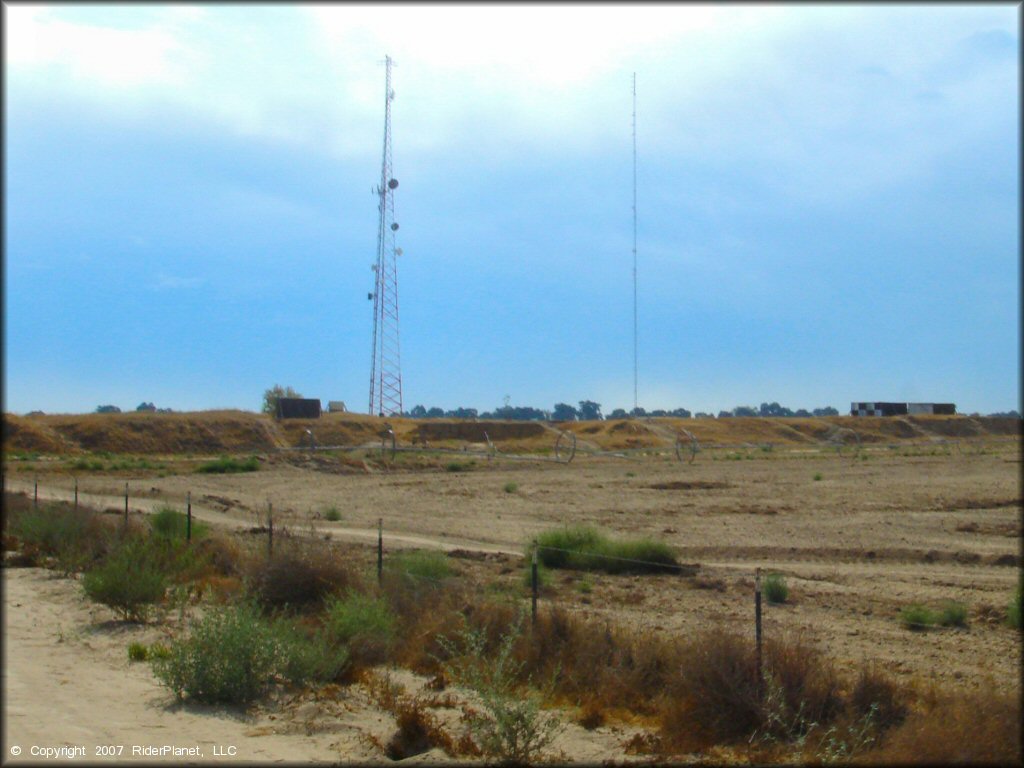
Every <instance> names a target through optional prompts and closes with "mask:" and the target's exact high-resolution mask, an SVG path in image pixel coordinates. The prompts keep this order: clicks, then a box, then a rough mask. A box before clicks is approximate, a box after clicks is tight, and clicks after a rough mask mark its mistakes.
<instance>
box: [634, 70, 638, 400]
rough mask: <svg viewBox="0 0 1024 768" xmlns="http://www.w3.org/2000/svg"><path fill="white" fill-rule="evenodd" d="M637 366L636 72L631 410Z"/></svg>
mask: <svg viewBox="0 0 1024 768" xmlns="http://www.w3.org/2000/svg"><path fill="white" fill-rule="evenodd" d="M638 370H639V366H638V364H637V300H636V72H634V73H633V410H636V409H637V407H638V404H639V398H638V396H637V393H638V390H639V375H638Z"/></svg>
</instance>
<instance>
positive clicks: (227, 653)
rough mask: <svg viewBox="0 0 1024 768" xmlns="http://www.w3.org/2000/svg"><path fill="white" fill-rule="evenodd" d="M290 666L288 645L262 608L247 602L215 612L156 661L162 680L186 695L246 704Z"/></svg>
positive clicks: (177, 693) (178, 692) (213, 610)
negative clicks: (282, 640) (281, 639)
mask: <svg viewBox="0 0 1024 768" xmlns="http://www.w3.org/2000/svg"><path fill="white" fill-rule="evenodd" d="M284 667H285V658H284V648H283V647H282V644H281V642H280V641H279V640H278V639H277V638H276V637H275V635H274V632H273V630H272V629H271V628H270V627H269V626H268V625H267V624H266V623H264V622H263V620H262V619H261V618H260V613H259V610H258V609H257V608H256V607H255V606H254V605H251V604H248V603H243V604H240V605H236V606H230V607H226V608H211V610H210V611H209V612H208V613H207V614H206V615H205V616H204V617H203V618H202V619H201V620H200V621H198V622H197V623H196V624H195V625H194V626H193V627H192V632H191V634H190V635H189V636H188V637H187V638H185V639H183V640H175V641H174V642H172V644H171V647H170V656H169V657H168V658H158V659H155V660H154V661H153V671H154V673H155V674H156V676H157V678H158V679H159V680H160V681H161V682H162V683H163V684H164V685H166V686H167V687H168V688H170V689H171V690H172V691H174V694H175V696H177V697H178V698H179V699H183V698H184V697H185V696H188V697H190V698H192V699H194V700H196V701H202V702H207V703H211V704H217V703H225V704H245V703H248V702H250V701H253V700H254V699H257V698H258V697H259V696H261V695H262V694H263V693H264V692H265V691H266V690H267V687H268V686H269V685H270V683H271V681H272V679H273V677H274V676H275V674H276V673H278V672H279V671H280V670H282V669H283V668H284Z"/></svg>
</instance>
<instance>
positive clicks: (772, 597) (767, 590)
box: [762, 573, 789, 604]
mask: <svg viewBox="0 0 1024 768" xmlns="http://www.w3.org/2000/svg"><path fill="white" fill-rule="evenodd" d="M762 589H763V591H764V596H765V599H766V600H767V601H768V602H769V603H773V604H779V603H784V602H786V600H787V599H788V598H789V586H788V585H787V584H786V579H785V577H783V575H782V574H781V573H769V574H768V575H767V576H766V577H765V579H764V585H763V586H762Z"/></svg>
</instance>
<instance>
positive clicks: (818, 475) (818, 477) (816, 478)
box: [814, 472, 822, 481]
mask: <svg viewBox="0 0 1024 768" xmlns="http://www.w3.org/2000/svg"><path fill="white" fill-rule="evenodd" d="M821 477H822V475H821V472H815V473H814V480H815V481H818V480H821Z"/></svg>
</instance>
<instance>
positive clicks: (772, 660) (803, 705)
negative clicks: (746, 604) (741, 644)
mask: <svg viewBox="0 0 1024 768" xmlns="http://www.w3.org/2000/svg"><path fill="white" fill-rule="evenodd" d="M764 650H765V672H766V674H767V675H769V676H771V679H772V680H773V682H774V683H775V684H776V685H777V686H778V687H779V689H780V691H781V694H782V703H783V704H784V706H785V710H786V711H787V712H788V713H791V715H792V717H791V719H790V721H789V722H788V723H784V724H781V725H782V727H783V729H784V730H785V733H782V734H779V735H782V736H793V735H799V734H802V733H804V732H805V731H806V730H807V727H808V726H810V725H811V724H825V723H830V722H832V721H833V720H834V719H835V718H836V716H837V715H839V713H840V712H841V711H842V709H843V701H842V699H841V698H840V695H839V678H838V677H837V675H836V671H835V668H834V667H833V666H832V664H831V662H830V661H829V660H828V659H826V658H825V657H824V656H823V655H822V654H821V652H820V651H818V650H817V649H816V648H814V647H813V646H811V645H810V644H808V643H807V642H805V641H804V639H803V638H802V637H800V636H797V637H795V638H789V637H783V638H781V639H778V640H769V641H768V642H766V643H765V649H764Z"/></svg>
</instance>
